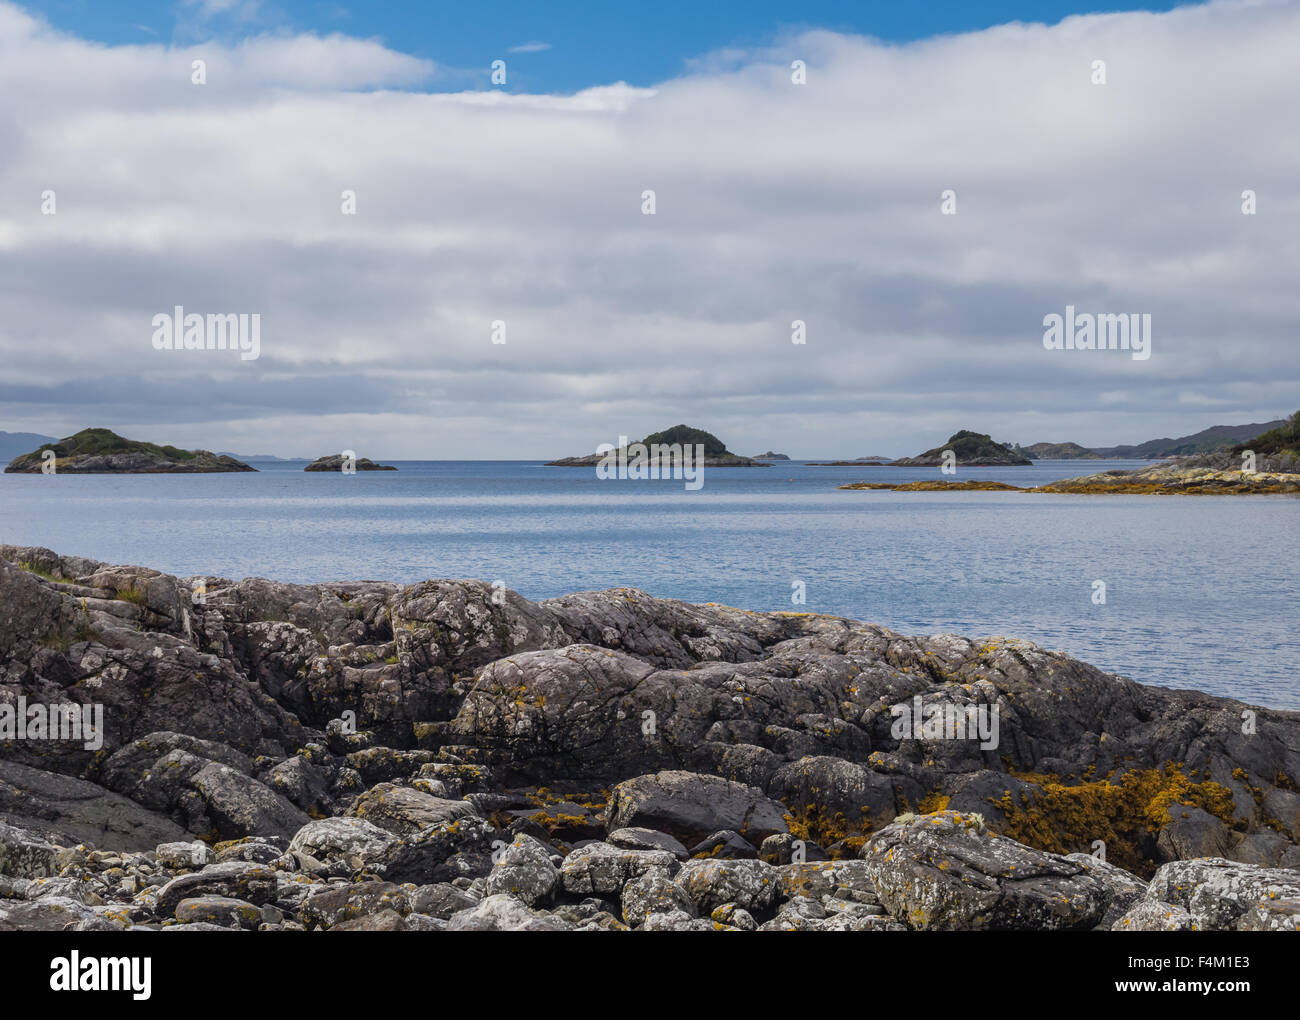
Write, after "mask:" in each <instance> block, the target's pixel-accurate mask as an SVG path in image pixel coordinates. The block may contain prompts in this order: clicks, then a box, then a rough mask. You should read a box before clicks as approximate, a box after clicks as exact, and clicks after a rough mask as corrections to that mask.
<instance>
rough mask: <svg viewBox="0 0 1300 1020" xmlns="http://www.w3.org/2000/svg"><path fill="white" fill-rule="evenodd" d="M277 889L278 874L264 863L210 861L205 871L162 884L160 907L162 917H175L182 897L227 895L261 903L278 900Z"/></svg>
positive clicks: (256, 903) (159, 899)
mask: <svg viewBox="0 0 1300 1020" xmlns="http://www.w3.org/2000/svg"><path fill="white" fill-rule="evenodd" d="M276 891H277V880H276V873H275V872H274V871H272V870H271V869H270V868H268V867H265V866H264V865H261V864H245V863H243V862H233V861H232V862H230V863H227V864H209V865H208V866H207V867H206V868H204V869H203V870H202V871H195V872H191V873H189V874H185V875H177V876H176V877H175V878H173V879H172V880H171V881H170V882H167V883H166V884H165V885H163V886H162V887H160V888H159V889H158V896H157V907H156V909H157V912H158V914H159V915H160V916H162V917H171V916H173V914H174V913H175V910H176V905H177V904H178V903H180V902H181V900H187V899H194V898H196V897H200V896H225V897H228V898H229V899H236V900H247V901H248V902H249V903H252V904H254V905H255V906H260V905H261V904H263V903H270V902H271V901H272V900H274V899H275V897H276Z"/></svg>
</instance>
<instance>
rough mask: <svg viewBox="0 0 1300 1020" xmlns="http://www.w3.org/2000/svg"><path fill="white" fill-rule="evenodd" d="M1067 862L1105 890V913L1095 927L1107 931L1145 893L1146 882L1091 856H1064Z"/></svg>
mask: <svg viewBox="0 0 1300 1020" xmlns="http://www.w3.org/2000/svg"><path fill="white" fill-rule="evenodd" d="M1065 859H1066V860H1067V861H1074V862H1075V863H1076V864H1078V865H1080V866H1081V867H1082V868H1083V869H1084V870H1085V871H1087V872H1088V873H1089V874H1091V875H1093V876H1095V877H1096V878H1097V879H1098V880H1100V881H1101V883H1102V885H1103V886H1104V887H1105V889H1106V894H1107V897H1108V899H1107V901H1106V912H1105V913H1104V914H1102V916H1101V920H1100V921H1098V922H1097V927H1099V928H1103V929H1105V930H1107V931H1109V930H1110V929H1111V928H1112V927H1114V925H1115V922H1116V921H1118V920H1119V919H1120V918H1121V917H1123V916H1124V915H1125V914H1126V913H1127V912H1128V909H1129V908H1130V907H1131V906H1132V905H1133V904H1134V903H1135V902H1137V900H1138V899H1140V898H1141V897H1142V896H1143V895H1145V894H1146V891H1147V882H1146V881H1145V880H1144V879H1141V878H1139V877H1138V876H1137V875H1134V874H1132V873H1131V872H1128V871H1125V870H1124V869H1123V868H1120V867H1116V866H1115V865H1114V864H1111V863H1109V862H1108V861H1103V860H1099V859H1098V858H1096V857H1093V856H1092V855H1091V854H1066V855H1065Z"/></svg>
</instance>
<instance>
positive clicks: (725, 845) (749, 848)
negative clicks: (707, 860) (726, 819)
mask: <svg viewBox="0 0 1300 1020" xmlns="http://www.w3.org/2000/svg"><path fill="white" fill-rule="evenodd" d="M768 838H769V839H770V838H771V837H768ZM765 842H766V841H765ZM690 855H691V856H692V857H721V858H726V859H728V860H753V859H754V858H755V857H757V856H758V851H757V850H755V849H754V845H753V844H752V843H750V842H749V841H748V840H747V839H745V838H744V837H743V836H741V834H740V833H738V832H732V831H731V830H730V829H722V830H720V831H718V832H715V833H713V835H711V836H709V837H708V838H706V839H703V840H701V841H700V842H699V843H697V844H696V845H695V846H693V847H691V854H690Z"/></svg>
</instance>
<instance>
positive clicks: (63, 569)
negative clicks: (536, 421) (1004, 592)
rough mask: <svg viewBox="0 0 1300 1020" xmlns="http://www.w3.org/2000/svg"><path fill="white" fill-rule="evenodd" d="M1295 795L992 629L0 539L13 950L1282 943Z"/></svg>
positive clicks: (1140, 700)
mask: <svg viewBox="0 0 1300 1020" xmlns="http://www.w3.org/2000/svg"><path fill="white" fill-rule="evenodd" d="M199 581H202V582H203V583H202V584H201V585H200V584H198V583H197V582H199ZM196 591H199V592H202V596H201V597H199V598H196V597H195V594H194V593H195V592H196ZM20 699H23V700H22V701H20ZM55 704H58V705H63V706H65V707H66V706H69V705H72V704H76V705H79V706H86V707H87V708H90V707H92V706H99V707H100V708H102V710H103V717H102V718H103V726H102V729H101V730H100V732H99V734H98V737H97V739H96V740H93V741H87V740H85V739H83V738H84V736H85V735H84V734H77V733H69V732H66V731H64V732H61V733H59V734H57V735H58V736H60V737H61V738H62V739H51V738H52V736H54V735H55V734H52V733H51V732H49V731H47V730H42V731H41V733H40V734H34V733H32V732H30V727H31V725H32V723H31V719H32V718H35V716H32V714H31V713H32V709H33V708H39V707H40V706H50V705H55ZM20 705H24V706H27V710H26V711H25V712H24V713H23V715H22V716H21V717H20V716H18V715H17V714H16V708H17V707H18V706H20ZM995 709H996V714H995V715H994V714H993V713H994V710H995ZM36 715H37V716H39V715H40V713H39V711H38V712H37V713H36ZM977 716H978V717H980V718H983V719H988V718H995V719H996V720H997V727H996V737H995V739H994V740H992V741H991V742H990V741H988V740H986V739H975V738H974V736H973V731H972V732H971V733H970V734H967V733H966V732H965V731H958V730H954V729H952V728H951V727H952V724H954V723H955V722H956V721H957V720H960V719H974V718H975V717H977ZM63 717H64V718H67V717H68V715H67V713H66V712H65V713H63ZM20 718H24V719H26V720H27V722H26V724H25V725H26V726H27V727H28V732H26V733H23V732H20V731H21V730H22V728H23V727H22V726H20V725H19V719H20ZM904 720H906V723H904ZM984 736H985V737H987V736H988V734H987V732H986V733H984ZM968 737H969V738H968ZM1297 777H1300V714H1297V713H1294V712H1285V711H1278V710H1273V709H1268V708H1262V707H1252V706H1247V705H1244V704H1242V703H1241V702H1238V701H1234V700H1231V699H1226V698H1216V697H1211V696H1209V695H1206V694H1202V693H1199V692H1196V691H1187V690H1169V689H1165V688H1157V687H1144V686H1142V685H1140V684H1137V683H1134V682H1133V681H1131V680H1128V679H1125V678H1123V677H1120V676H1115V675H1113V674H1108V673H1105V672H1103V671H1101V670H1099V669H1096V668H1094V667H1092V666H1090V665H1088V664H1087V663H1084V662H1080V661H1078V660H1076V659H1072V658H1070V657H1069V656H1066V655H1063V654H1061V653H1059V652H1052V651H1048V650H1046V649H1043V648H1039V647H1037V646H1035V645H1033V644H1031V643H1029V642H1026V641H1020V640H1016V639H1012V638H987V639H982V640H972V639H969V638H964V637H958V636H955V635H938V636H933V637H908V636H904V635H902V634H898V633H895V632H893V631H890V630H888V629H886V628H883V627H879V626H875V625H872V624H868V623H860V622H857V621H853V620H846V619H840V618H836V617H829V616H821V615H817V614H811V613H794V612H776V613H756V612H748V611H745V610H741V609H733V608H728V607H726V606H721V605H716V604H708V605H691V604H687V603H683V602H677V601H673V600H668V599H657V598H653V597H651V596H649V595H646V594H645V593H643V592H639V591H636V590H633V589H615V590H611V591H602V592H583V593H578V594H573V595H567V596H562V597H560V598H555V599H547V600H544V601H541V602H531V601H529V600H527V599H524V598H522V597H520V596H519V595H517V594H515V593H513V592H505V593H504V594H503V596H500V595H498V591H497V590H496V589H493V588H492V587H491V586H490V585H488V584H486V583H483V582H477V581H449V580H430V581H424V582H421V583H419V584H413V585H399V584H391V583H384V582H376V581H358V582H337V583H329V584H307V585H302V584H283V583H277V582H274V581H268V580H265V579H261V578H250V579H247V580H243V581H230V580H227V579H223V578H219V577H203V578H179V577H173V576H170V575H168V574H164V573H160V572H158V571H156V570H150V569H148V568H145V567H135V566H113V565H109V564H105V563H100V562H96V561H93V560H88V559H82V558H79V557H72V556H59V555H56V554H55V553H53V552H51V551H49V550H46V549H39V548H19V547H13V546H0V930H12V929H19V930H49V929H60V930H61V929H64V928H72V929H76V930H98V929H118V928H129V927H144V928H156V927H162V926H173V925H183V926H188V927H191V928H195V929H201V930H237V929H252V928H257V929H262V930H280V929H286V928H289V929H292V928H313V929H331V930H417V931H423V930H443V929H446V930H455V931H481V930H502V929H510V930H529V931H560V930H564V931H568V930H579V929H611V930H624V929H628V928H640V929H644V930H666V929H671V930H697V929H698V930H791V929H795V930H824V931H847V930H857V931H861V930H902V929H905V928H912V929H954V928H955V929H979V930H983V929H1014V928H1020V929H1032V930H1043V931H1048V930H1060V929H1079V928H1087V929H1093V928H1104V929H1111V930H1170V929H1189V928H1202V929H1234V930H1240V929H1268V930H1280V929H1287V930H1295V929H1296V928H1297V925H1298V924H1300V846H1297V840H1298V839H1300V784H1297ZM1099 845H1101V846H1104V851H1105V858H1106V860H1105V862H1103V861H1101V860H1099V859H1098V858H1096V857H1094V856H1092V854H1091V851H1093V850H1094V849H1095V848H1096V847H1098V846H1099Z"/></svg>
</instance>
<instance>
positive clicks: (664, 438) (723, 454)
mask: <svg viewBox="0 0 1300 1020" xmlns="http://www.w3.org/2000/svg"><path fill="white" fill-rule="evenodd" d="M636 446H643V447H645V450H646V453H645V454H644V456H645V457H647V458H648V459H649V461H650V462H653V461H655V460H657V459H663V460H665V461H666V460H668V459H670V458H671V457H672V456H674V454H672V453H671V452H670V450H671V448H672V447H677V448H678V453H677V456H680V455H681V451H682V450H683V449H684V448H685V447H687V446H691V447H694V446H702V447H704V467H771V465H770V464H765V463H764V462H763V461H761V460H759V459H758V458H757V457H742V456H740V454H738V453H732V452H731V451H730V450H728V449H727V447H726V444H725V443H723V442H722V440H721V439H719V438H718V437H717V436H715V435H714V434H713V433H712V432H705V431H704V430H703V429H697V428H694V427H692V426H690V425H674V426H673V427H672V428H669V429H664V430H663V431H662V432H654V433H651V434H650V435H648V436H646V437H645V438H644V439H643V440H641V442H640V443H639V444H637V443H632V444H629V445H628V446H625V447H620V448H619V449H611V450H610V451H608V452H606V453H589V454H586V455H585V456H581V457H562V458H561V459H559V460H552V461H548V462H547V463H546V464H545V465H544V466H545V467H596V466H597V465H598V464H600V463H601V462H602V461H604V460H605V459H606V458H607V457H613V458H617V459H619V460H629V461H630V460H633V459H635V453H633V454H629V451H633V450H634V448H635V447H636ZM656 447H658V448H659V454H658V457H656V454H655V448H656ZM692 453H694V451H692Z"/></svg>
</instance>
